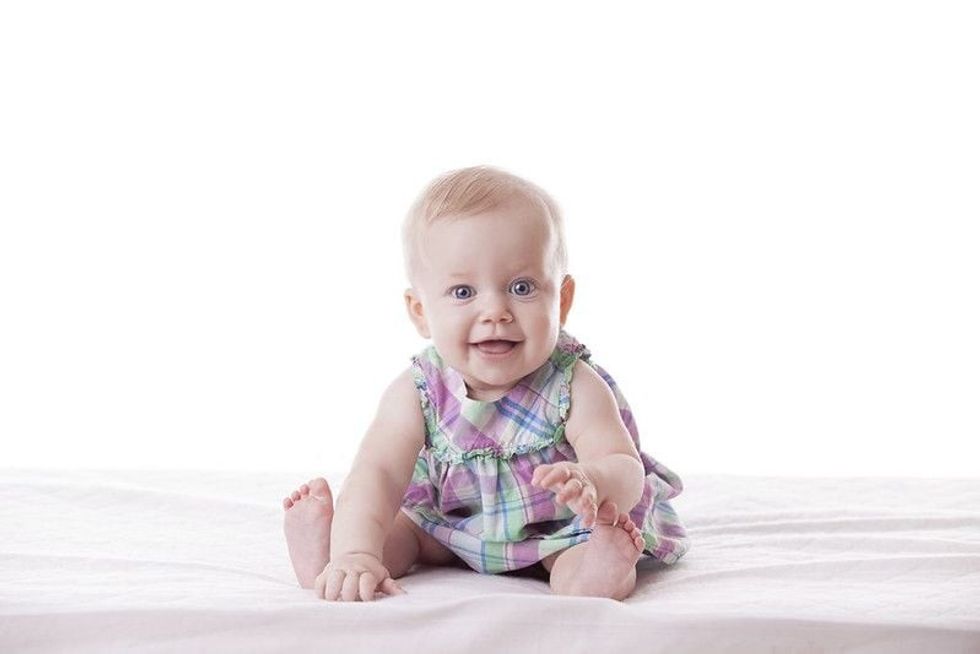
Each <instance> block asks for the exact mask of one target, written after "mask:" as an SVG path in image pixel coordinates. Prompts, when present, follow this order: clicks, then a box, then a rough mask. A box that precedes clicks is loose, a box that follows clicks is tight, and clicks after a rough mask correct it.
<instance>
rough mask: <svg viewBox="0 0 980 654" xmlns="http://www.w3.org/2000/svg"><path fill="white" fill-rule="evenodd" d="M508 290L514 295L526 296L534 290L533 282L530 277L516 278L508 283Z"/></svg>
mask: <svg viewBox="0 0 980 654" xmlns="http://www.w3.org/2000/svg"><path fill="white" fill-rule="evenodd" d="M510 290H511V292H512V293H514V295H520V296H522V297H526V296H528V295H530V294H531V293H533V292H534V282H532V281H531V280H530V279H518V280H517V281H516V282H514V283H513V284H511V285H510Z"/></svg>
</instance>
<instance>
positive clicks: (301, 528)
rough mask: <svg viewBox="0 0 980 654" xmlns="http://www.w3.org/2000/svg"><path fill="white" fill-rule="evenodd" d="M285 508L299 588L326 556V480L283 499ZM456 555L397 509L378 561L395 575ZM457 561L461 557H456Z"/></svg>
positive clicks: (329, 504) (329, 515)
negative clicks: (414, 566) (417, 565)
mask: <svg viewBox="0 0 980 654" xmlns="http://www.w3.org/2000/svg"><path fill="white" fill-rule="evenodd" d="M282 506H283V508H284V509H285V510H286V515H285V519H284V522H283V531H285V533H286V545H287V547H288V549H289V558H290V560H291V561H292V563H293V570H294V572H295V573H296V579H297V581H299V585H300V587H301V588H313V584H314V582H315V581H316V577H317V575H319V574H320V573H321V572H323V568H325V567H326V565H327V562H328V561H329V560H330V525H331V523H332V521H333V496H332V494H331V492H330V486H329V485H328V484H327V480H326V479H324V478H322V477H318V478H316V479H312V480H310V482H309V483H308V484H303V485H302V486H300V487H299V488H298V489H297V490H295V491H293V493H292V494H291V495H290V496H289V497H286V498H284V499H283V501H282ZM454 559H455V560H456V561H460V560H459V558H458V557H457V556H456V555H455V554H453V553H452V552H451V551H450V550H449V549H447V548H446V547H445V546H444V545H443V544H442V543H440V542H438V541H437V540H435V539H434V538H432V537H431V536H429V534H427V533H425V532H424V531H423V530H422V529H420V528H419V527H418V526H417V525H416V524H415V523H414V522H412V521H411V520H410V519H409V518H408V517H406V516H405V515H404V514H403V513H402V512H401V511H399V512H398V516H397V517H396V518H395V522H394V524H392V527H391V529H390V530H389V532H388V537H387V538H386V540H385V544H384V550H383V555H382V561H381V563H382V565H384V566H385V567H386V568H387V569H388V572H389V573H391V576H392V578H394V579H398V578H399V577H402V576H404V575H405V573H407V572H408V571H409V569H411V567H412V565H414V564H415V563H416V562H419V563H428V564H432V565H447V564H450V563H453V562H454V561H453V560H454ZM460 562H461V561H460Z"/></svg>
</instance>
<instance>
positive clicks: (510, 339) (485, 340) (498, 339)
mask: <svg viewBox="0 0 980 654" xmlns="http://www.w3.org/2000/svg"><path fill="white" fill-rule="evenodd" d="M494 341H507V342H508V343H522V342H523V341H520V340H518V339H516V338H484V339H483V340H479V341H473V342H472V343H470V345H479V344H480V343H492V342H494Z"/></svg>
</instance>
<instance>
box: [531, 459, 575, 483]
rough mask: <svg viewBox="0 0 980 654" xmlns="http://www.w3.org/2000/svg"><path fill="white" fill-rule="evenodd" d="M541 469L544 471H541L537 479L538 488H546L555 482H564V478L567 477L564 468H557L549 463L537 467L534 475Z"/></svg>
mask: <svg viewBox="0 0 980 654" xmlns="http://www.w3.org/2000/svg"><path fill="white" fill-rule="evenodd" d="M542 468H544V470H543V471H542V473H541V476H540V477H538V486H544V487H545V488H548V487H550V486H551V485H552V484H554V483H555V482H558V481H565V478H566V477H567V476H568V475H567V473H566V472H565V469H564V468H559V467H558V466H557V465H555V464H551V463H547V464H545V465H543V466H538V467H537V468H536V469H535V473H537V471H538V470H541V469H542Z"/></svg>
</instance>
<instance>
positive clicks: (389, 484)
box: [326, 368, 425, 583]
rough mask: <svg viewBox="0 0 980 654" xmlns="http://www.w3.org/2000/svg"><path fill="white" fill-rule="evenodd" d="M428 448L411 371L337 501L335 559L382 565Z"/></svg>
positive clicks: (386, 400)
mask: <svg viewBox="0 0 980 654" xmlns="http://www.w3.org/2000/svg"><path fill="white" fill-rule="evenodd" d="M424 444H425V422H424V418H423V416H422V409H421V406H420V404H419V398H418V391H417V390H416V389H415V383H414V381H413V378H412V370H411V368H409V369H407V370H405V372H404V373H402V374H401V375H399V376H398V378H396V379H395V381H394V382H392V384H391V385H390V386H389V387H388V388H387V390H385V392H384V394H383V395H382V397H381V402H380V404H379V406H378V410H377V413H376V415H375V418H374V420H373V422H372V423H371V425H370V427H369V428H368V430H367V433H366V434H365V435H364V438H363V439H362V441H361V445H360V449H359V450H358V453H357V456H356V457H355V459H354V463H353V464H352V466H351V470H350V473H349V474H348V475H347V479H346V480H345V482H344V485H343V488H342V490H341V492H340V496H339V497H338V498H337V503H336V507H335V512H334V517H333V524H332V526H331V530H330V531H331V534H330V560H331V561H337V560H341V559H342V557H343V556H344V555H352V554H357V553H362V554H368V555H370V556H373V557H374V558H376V559H377V561H378V562H379V565H380V561H381V557H382V551H383V549H384V544H385V538H386V536H387V534H388V531H389V530H390V529H391V526H392V524H393V523H394V520H395V516H397V515H398V511H399V509H400V507H401V502H402V498H403V496H404V494H405V489H407V488H408V484H409V482H410V481H411V478H412V472H413V470H414V468H415V461H416V459H417V458H418V454H419V451H420V450H421V449H422V447H423V446H424ZM329 567H330V565H329V564H328V568H329ZM381 581H382V580H380V579H379V580H378V582H379V583H380V582H381ZM326 583H329V580H327V582H326Z"/></svg>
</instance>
